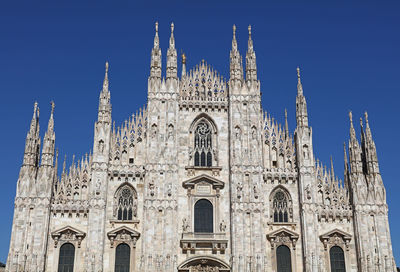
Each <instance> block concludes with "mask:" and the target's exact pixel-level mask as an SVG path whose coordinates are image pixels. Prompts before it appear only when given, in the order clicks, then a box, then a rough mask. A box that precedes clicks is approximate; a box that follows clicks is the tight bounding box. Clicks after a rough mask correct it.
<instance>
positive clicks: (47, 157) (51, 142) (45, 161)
mask: <svg viewBox="0 0 400 272" xmlns="http://www.w3.org/2000/svg"><path fill="white" fill-rule="evenodd" d="M50 104H51V113H50V118H49V122H48V125H47V131H46V133H45V135H44V139H43V148H42V161H41V166H50V167H52V166H53V162H54V148H55V140H56V136H55V133H54V108H55V104H54V102H53V101H51V103H50Z"/></svg>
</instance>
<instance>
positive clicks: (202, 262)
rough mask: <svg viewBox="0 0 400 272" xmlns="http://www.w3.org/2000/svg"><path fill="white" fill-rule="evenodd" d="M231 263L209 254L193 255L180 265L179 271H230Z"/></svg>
mask: <svg viewBox="0 0 400 272" xmlns="http://www.w3.org/2000/svg"><path fill="white" fill-rule="evenodd" d="M229 271H231V270H230V268H229V265H228V264H227V263H225V262H224V261H222V260H219V259H217V258H214V257H211V256H207V257H193V258H190V259H188V260H186V261H184V262H183V263H182V264H181V265H180V266H178V272H229Z"/></svg>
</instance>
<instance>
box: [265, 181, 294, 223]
mask: <svg viewBox="0 0 400 272" xmlns="http://www.w3.org/2000/svg"><path fill="white" fill-rule="evenodd" d="M270 205H271V217H272V219H273V221H274V222H275V223H286V222H289V221H291V218H292V201H291V198H290V195H289V193H288V192H287V191H286V190H285V189H283V188H282V187H278V188H277V189H275V190H274V191H273V192H272V194H271V199H270Z"/></svg>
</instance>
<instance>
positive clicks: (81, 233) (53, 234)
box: [51, 226, 86, 237]
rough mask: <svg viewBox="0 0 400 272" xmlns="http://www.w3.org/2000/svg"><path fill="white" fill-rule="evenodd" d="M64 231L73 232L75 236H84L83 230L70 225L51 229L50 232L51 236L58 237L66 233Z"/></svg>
mask: <svg viewBox="0 0 400 272" xmlns="http://www.w3.org/2000/svg"><path fill="white" fill-rule="evenodd" d="M66 233H69V234H74V235H75V236H76V237H85V236H86V233H84V232H83V231H80V230H78V229H76V228H73V227H71V226H66V227H63V228H61V229H59V230H56V231H53V232H52V233H51V236H52V237H56V236H58V237H60V236H61V235H62V234H66Z"/></svg>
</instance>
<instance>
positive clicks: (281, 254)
mask: <svg viewBox="0 0 400 272" xmlns="http://www.w3.org/2000/svg"><path fill="white" fill-rule="evenodd" d="M276 266H277V271H278V272H292V260H291V257H290V249H289V248H288V247H287V246H283V245H281V246H278V248H277V249H276Z"/></svg>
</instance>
